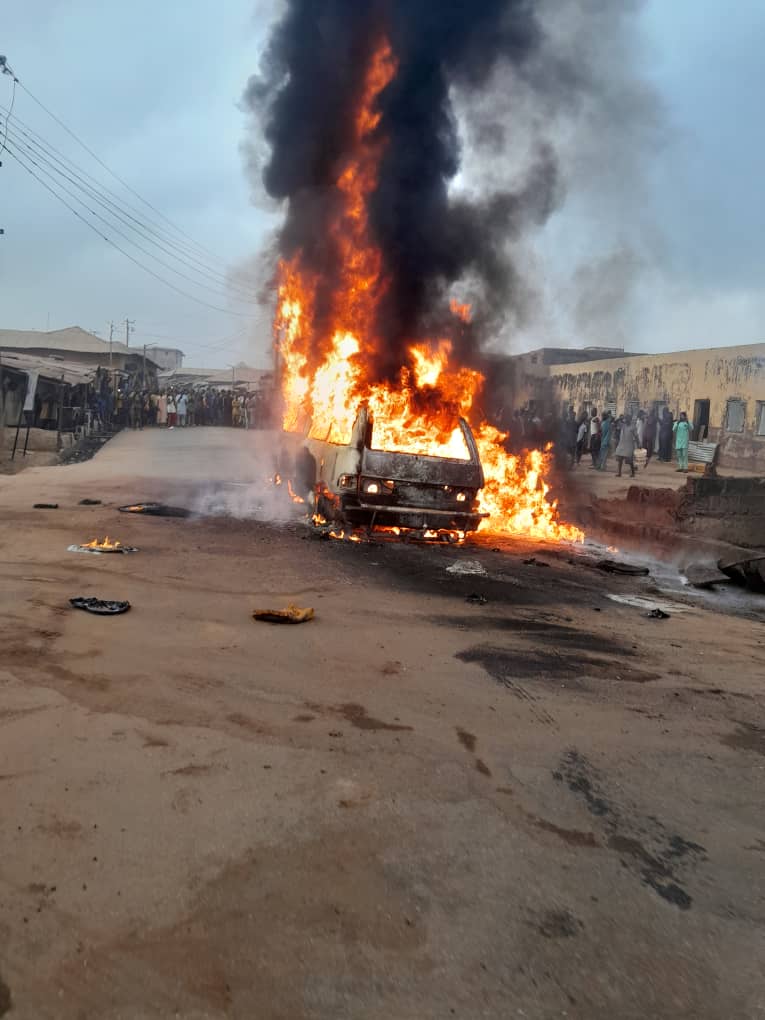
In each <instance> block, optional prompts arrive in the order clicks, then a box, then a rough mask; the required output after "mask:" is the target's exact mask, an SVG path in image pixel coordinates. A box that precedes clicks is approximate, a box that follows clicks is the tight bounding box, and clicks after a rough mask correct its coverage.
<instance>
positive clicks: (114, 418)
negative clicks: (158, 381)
mask: <svg viewBox="0 0 765 1020" xmlns="http://www.w3.org/2000/svg"><path fill="white" fill-rule="evenodd" d="M132 382H133V385H129V384H128V385H122V386H117V388H116V390H115V389H114V387H113V384H112V380H111V379H110V378H109V376H108V374H107V373H106V372H102V371H101V370H100V369H99V370H98V372H97V373H96V378H95V380H94V382H93V384H92V385H91V386H90V387H89V393H88V404H89V407H90V410H91V412H92V414H93V415H94V417H96V418H97V419H98V420H99V421H100V422H101V423H102V424H103V425H104V426H107V427H116V428H134V429H142V428H145V427H147V426H158V427H166V428H176V427H177V428H188V427H191V426H194V425H223V426H229V427H232V428H245V429H247V428H264V427H267V425H268V417H269V409H268V407H267V406H266V401H265V398H264V396H263V395H262V394H261V393H260V392H253V393H241V392H236V391H234V390H221V389H217V388H215V387H212V386H210V387H205V388H199V387H196V388H193V389H192V388H189V389H167V390H161V389H158V388H157V389H154V390H151V389H146V388H144V387H142V386H141V385H140V381H139V380H134V381H132Z"/></svg>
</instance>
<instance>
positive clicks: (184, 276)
mask: <svg viewBox="0 0 765 1020" xmlns="http://www.w3.org/2000/svg"><path fill="white" fill-rule="evenodd" d="M15 146H16V143H15V142H13V143H12V147H11V148H8V149H7V152H8V154H9V155H14V154H15V158H16V159H17V161H19V152H18V150H16V148H15ZM38 158H39V157H38ZM24 159H26V160H27V161H28V162H29V163H31V164H32V166H35V167H37V169H38V170H39V171H40V173H42V174H43V175H44V176H45V177H47V179H48V180H53V175H52V174H51V173H50V171H48V170H45V169H44V168H43V167H41V166H40V164H39V163H38V162H37V161H36V160H35V158H33V157H32V156H30V155H28V154H24ZM38 179H39V178H38ZM58 187H59V188H60V189H61V190H62V191H63V192H64V194H66V195H69V197H70V198H71V199H73V200H74V201H75V202H78V203H79V204H80V205H81V206H82V207H83V208H84V209H86V210H87V211H88V212H89V213H90V215H91V216H93V217H95V219H97V220H99V221H100V222H101V223H103V224H105V225H106V226H107V227H108V228H109V229H110V230H112V231H114V232H115V233H116V234H117V235H118V236H119V237H121V238H122V239H123V240H124V241H127V242H128V244H132V245H133V247H134V248H136V249H137V250H138V251H140V252H141V253H142V254H143V255H146V256H148V258H150V259H154V261H155V262H157V263H158V264H159V265H160V266H162V267H163V269H168V270H169V271H170V272H171V273H175V274H176V276H179V277H181V279H183V280H186V281H188V282H189V283H193V284H194V286H195V287H201V288H202V289H203V290H207V291H209V292H210V293H211V294H213V295H214V296H215V297H216V298H218V299H219V300H221V299H225V297H226V295H225V294H221V293H220V291H218V290H217V289H215V288H213V287H209V286H208V285H207V284H204V283H200V282H199V280H196V279H195V278H194V277H193V276H189V275H188V273H184V272H183V271H182V270H180V269H176V268H175V266H173V265H171V264H170V263H169V262H166V261H165V260H164V259H161V258H160V257H159V256H158V255H155V254H154V252H153V251H151V250H149V249H148V248H145V247H143V245H140V244H138V242H137V241H135V240H133V238H131V237H130V236H129V235H128V234H126V233H125V232H124V230H120V228H119V227H117V226H115V224H114V223H112V222H111V221H109V220H107V219H106V218H105V217H104V216H102V215H101V214H100V213H98V212H96V210H95V209H92V208H91V207H90V206H89V205H88V204H87V202H85V201H84V200H83V199H82V198H80V197H79V195H78V194H77V193H76V192H73V191H72V190H71V189H70V188H67V187H66V185H63V184H58ZM240 300H241V299H240Z"/></svg>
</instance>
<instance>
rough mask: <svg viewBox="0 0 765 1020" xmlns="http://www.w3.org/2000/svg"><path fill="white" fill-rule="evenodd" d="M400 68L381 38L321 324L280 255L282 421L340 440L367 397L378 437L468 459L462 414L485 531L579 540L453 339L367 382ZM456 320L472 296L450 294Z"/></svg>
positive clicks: (538, 464)
mask: <svg viewBox="0 0 765 1020" xmlns="http://www.w3.org/2000/svg"><path fill="white" fill-rule="evenodd" d="M395 74H396V62H395V58H394V56H393V54H392V51H391V48H390V46H389V44H388V43H387V42H383V43H382V44H381V45H380V46H379V48H378V49H377V51H376V53H375V55H374V57H373V59H372V61H371V62H370V66H369V68H368V72H367V76H366V81H365V84H364V87H363V89H362V91H361V96H360V100H359V105H358V110H357V114H356V119H355V131H354V139H353V143H354V144H353V145H352V147H351V152H350V155H349V156H348V158H347V159H346V160H345V162H344V164H343V165H342V166H341V167H340V168H339V170H338V175H337V178H336V180H335V190H336V194H337V198H338V205H339V212H338V214H337V216H336V217H335V219H334V221H333V223H332V225H331V227H330V235H331V241H332V243H333V245H334V246H335V249H336V251H337V253H338V256H339V260H340V265H341V272H340V274H339V276H340V278H339V283H338V285H337V286H336V288H335V290H334V291H333V294H332V298H331V308H330V310H329V311H330V314H329V317H328V319H327V321H329V322H330V323H331V327H330V328H329V329H328V330H325V331H320V330H319V327H318V324H317V321H316V318H315V316H314V308H315V304H316V289H317V284H318V280H317V279H316V278H315V277H314V276H313V275H312V273H311V272H310V271H309V270H307V269H306V268H305V267H304V266H303V265H302V264H301V256H300V253H298V254H297V255H296V256H294V257H293V258H292V259H291V260H289V261H283V262H282V263H280V266H279V287H278V299H277V309H276V315H275V318H274V338H275V345H276V349H277V352H278V356H279V362H280V375H281V386H282V398H283V428H284V429H285V430H286V431H298V432H307V434H308V435H310V436H311V437H313V438H316V439H323V440H326V441H329V442H335V443H346V442H348V441H349V439H350V436H351V431H352V427H353V424H354V421H355V420H356V416H357V414H358V410H359V407H360V406H361V405H362V404H367V405H368V407H369V410H370V412H371V416H372V420H373V422H374V430H373V442H374V445H375V447H377V448H382V449H386V450H391V451H398V452H403V453H418V454H428V455H431V456H438V457H450V458H457V459H467V458H468V457H469V453H468V450H467V449H466V446H465V440H464V437H463V434H462V431H461V429H460V428H459V424H458V421H457V419H458V417H460V416H462V417H464V418H466V419H467V420H468V421H471V424H472V427H473V431H474V434H475V438H476V442H477V445H478V448H479V452H480V456H481V461H482V464H483V470H484V475H485V479H486V485H485V487H484V489H483V490H482V491H481V493H480V509H481V510H483V511H486V512H488V513H489V514H490V515H491V516H490V518H489V519H488V520H486V521H484V522H483V524H482V525H481V527H482V530H484V531H494V532H510V533H514V534H522V535H527V536H530V537H533V538H537V539H553V540H569V541H581V540H582V539H583V538H584V535H583V533H582V532H581V531H580V530H579V529H578V528H575V527H573V526H571V525H567V524H563V523H561V522H560V521H559V520H558V511H557V504H556V503H555V502H552V501H550V500H549V499H548V492H549V486H548V484H547V483H546V482H545V480H544V479H545V476H546V475H547V474H548V473H549V469H550V453H549V451H547V450H545V451H541V450H534V451H530V452H528V453H526V454H524V455H522V456H517V455H513V454H509V453H508V452H507V451H506V449H505V445H504V444H505V443H506V440H507V438H508V437H507V435H506V434H505V433H502V432H500V431H499V430H498V429H496V428H494V427H493V426H492V425H489V424H488V423H486V422H482V421H481V418H480V417H479V416H478V411H477V408H476V403H477V398H478V397H479V396H480V393H481V390H482V387H483V383H484V378H483V376H482V375H481V373H480V372H478V371H476V370H475V369H472V368H468V367H465V366H455V365H453V364H451V362H450V359H451V357H452V345H451V342H450V341H449V340H448V339H443V338H434V339H433V340H432V341H430V342H427V343H418V344H414V343H413V344H411V346H410V347H409V349H408V352H407V355H408V358H407V363H406V364H404V365H401V367H400V369H399V371H398V376H397V378H396V380H395V383H393V384H391V383H389V382H383V383H381V382H375V381H374V378H373V377H372V373H371V370H370V369H369V368H368V363H369V361H370V359H371V356H373V355H374V354H375V353H376V352H378V350H379V348H380V346H381V340H380V338H379V337H378V336H376V335H375V318H376V312H377V309H378V306H379V302H380V300H381V298H382V297H383V296H384V295H385V292H386V289H387V280H386V278H385V275H384V271H383V262H382V256H381V252H380V251H379V249H378V248H377V247H376V246H375V244H374V243H373V242H372V240H371V236H370V229H369V221H368V215H367V198H368V197H369V196H370V195H371V193H372V192H373V191H374V189H375V186H376V183H377V168H378V165H379V162H380V158H381V156H382V153H383V151H384V147H385V140H384V139H382V138H380V137H379V135H378V133H377V129H378V127H379V124H380V113H379V111H378V109H377V99H378V97H379V96H380V93H381V92H382V91H383V89H384V88H385V87H386V86H387V85H388V84H389V82H390V81H391V80H392V79H393V78H394V76H395ZM450 310H451V313H452V314H453V315H454V316H455V317H457V318H459V319H460V320H461V321H462V322H464V323H468V322H469V321H470V318H471V311H472V310H471V306H470V305H469V304H460V303H459V302H458V301H457V300H456V299H453V300H452V301H451V302H450Z"/></svg>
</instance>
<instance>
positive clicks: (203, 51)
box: [0, 0, 765, 367]
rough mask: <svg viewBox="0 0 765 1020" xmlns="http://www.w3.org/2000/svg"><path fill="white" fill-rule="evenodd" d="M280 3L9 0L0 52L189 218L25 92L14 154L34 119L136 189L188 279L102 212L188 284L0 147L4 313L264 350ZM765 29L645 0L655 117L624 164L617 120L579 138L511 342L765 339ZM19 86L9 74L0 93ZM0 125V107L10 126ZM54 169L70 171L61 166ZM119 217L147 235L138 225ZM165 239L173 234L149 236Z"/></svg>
mask: <svg viewBox="0 0 765 1020" xmlns="http://www.w3.org/2000/svg"><path fill="white" fill-rule="evenodd" d="M317 2H318V0H317ZM589 2H590V3H591V2H592V0H589ZM275 11H276V4H275V3H274V2H272V0H227V2H226V3H225V4H218V3H215V4H214V3H212V2H211V0H188V2H187V3H186V4H185V5H183V7H182V8H181V7H180V6H179V5H174V4H173V5H170V4H156V3H155V2H154V0H151V2H150V0H133V2H131V3H130V4H115V3H106V4H104V3H102V2H99V0H26V2H25V3H24V4H14V5H5V10H4V12H3V15H2V18H1V19H0V53H2V54H4V55H5V56H6V57H7V60H8V63H9V64H10V65H11V67H12V68H13V70H14V71H15V73H16V75H17V76H18V78H19V79H20V81H21V82H22V83H23V85H24V86H25V87H26V89H28V90H29V92H30V93H31V94H32V95H33V96H35V97H36V99H38V100H40V101H41V102H42V103H43V104H44V105H45V106H46V107H47V108H48V109H49V110H50V111H52V112H53V113H54V114H55V115H56V116H57V117H58V118H59V119H60V120H62V121H63V122H64V123H65V124H66V125H67V126H68V127H69V128H70V129H71V130H72V131H73V132H74V133H75V134H76V135H77V136H78V137H79V138H80V139H82V140H83V141H84V142H85V143H86V144H87V145H88V146H89V148H90V149H92V150H93V152H95V153H96V155H97V156H98V157H99V158H100V159H101V160H102V161H103V162H104V163H105V164H106V165H107V166H108V167H109V168H111V169H112V170H113V171H115V172H116V173H117V174H119V176H120V177H122V178H123V179H124V180H125V181H126V182H128V184H129V185H130V187H131V188H132V189H134V191H135V192H137V193H138V195H140V196H141V197H142V198H143V199H145V200H146V201H148V202H149V203H150V204H151V205H152V206H153V207H154V209H156V210H158V211H159V213H161V215H162V216H164V217H167V219H168V220H170V221H171V222H172V224H174V225H175V227H177V228H180V229H181V230H182V231H183V232H184V233H183V235H179V234H178V233H175V232H174V230H173V228H171V227H169V226H168V225H167V223H166V221H165V220H160V219H158V214H157V212H154V211H152V210H150V209H147V208H146V207H145V206H142V205H141V203H140V201H139V199H137V198H136V197H135V195H133V194H131V193H130V192H127V191H126V190H125V189H124V187H123V186H122V185H121V184H120V183H119V182H117V181H115V180H114V179H112V178H110V177H109V175H108V174H107V173H106V172H105V171H104V170H103V168H102V167H101V166H100V165H99V164H98V163H96V162H95V161H94V160H93V158H92V157H91V156H90V155H89V154H88V153H87V152H85V151H84V150H83V149H81V148H80V147H79V146H78V145H77V143H76V142H75V141H74V140H73V139H72V138H71V137H70V136H69V135H68V134H67V133H66V132H65V131H63V130H62V128H61V127H60V126H59V125H58V124H57V123H56V122H55V121H54V120H53V119H51V117H50V116H48V114H47V113H46V112H45V111H44V110H43V109H41V108H40V107H39V106H38V105H37V104H36V103H35V102H34V101H33V100H32V99H31V98H30V95H29V94H28V93H27V92H26V91H24V90H23V89H20V88H19V89H17V92H16V99H15V106H14V115H13V117H12V118H11V121H10V132H11V137H10V138H9V141H10V144H11V146H12V147H13V146H14V139H15V146H16V149H15V151H17V152H19V153H20V154H21V155H26V156H27V157H29V156H30V150H29V149H26V150H25V149H24V148H19V146H20V145H24V144H26V145H28V144H29V141H30V139H29V135H26V136H25V135H23V134H20V132H23V131H28V130H29V129H31V130H32V131H33V132H35V133H36V136H33V137H36V138H37V139H38V140H39V139H40V138H41V139H43V140H44V141H45V143H46V144H47V145H49V146H53V147H55V149H57V150H58V151H59V152H60V153H62V154H63V155H64V156H66V157H67V159H68V160H70V161H72V162H73V163H75V164H76V165H77V166H78V167H79V168H81V169H82V170H84V171H86V172H87V173H88V174H91V175H93V176H94V177H96V178H97V179H98V180H99V181H101V182H102V183H103V184H105V185H106V186H108V187H110V188H112V189H114V191H115V192H116V193H117V194H118V195H119V197H120V202H121V203H123V205H122V206H121V207H122V208H124V203H125V202H129V203H130V204H131V206H133V211H132V212H131V211H129V210H128V211H127V215H128V217H130V216H134V217H135V219H134V220H132V221H130V220H129V224H132V223H135V221H136V220H140V222H141V224H142V225H143V229H148V230H149V231H150V232H151V231H153V233H150V235H149V237H148V238H146V239H144V241H143V244H144V246H145V247H146V248H147V249H148V250H149V251H152V252H154V254H155V255H156V256H157V258H159V259H162V260H163V261H164V262H166V263H167V264H168V265H169V266H172V267H174V268H175V269H178V270H179V271H180V272H181V273H183V274H184V275H183V276H180V275H178V274H177V273H175V272H173V270H172V269H169V268H167V267H166V266H162V265H160V264H159V263H158V262H157V261H155V260H154V259H152V258H150V257H149V256H147V255H146V254H145V253H142V252H140V251H138V250H136V248H134V247H133V246H132V245H130V244H129V243H127V242H125V241H124V239H121V238H120V237H119V236H118V235H117V234H116V233H115V230H114V226H113V224H114V221H113V220H110V223H111V224H112V226H110V227H109V228H108V229H107V227H106V226H105V225H104V224H103V223H100V224H98V225H99V226H100V228H101V229H102V230H103V233H105V234H107V235H109V236H110V237H111V238H112V240H113V241H115V243H118V244H120V246H121V247H124V248H125V250H126V251H128V252H130V253H131V254H132V255H133V257H134V258H135V259H136V260H137V261H138V262H140V263H141V264H142V265H144V266H147V267H150V268H151V270H152V271H153V272H155V273H157V274H159V275H161V276H162V277H164V278H165V280H167V281H169V282H171V283H172V284H173V286H175V287H177V288H178V289H179V290H180V291H183V293H179V292H178V290H173V289H171V288H170V287H168V286H166V285H165V284H163V283H162V282H160V281H159V280H157V279H156V278H155V277H154V276H151V275H149V274H148V273H146V272H145V271H144V269H142V268H141V267H140V266H138V265H136V264H134V263H133V262H131V261H130V260H129V259H128V258H126V257H125V255H123V254H121V253H120V252H118V251H116V250H115V249H114V248H113V247H111V246H110V245H109V244H108V243H107V242H106V241H104V239H103V238H102V237H100V236H98V235H97V234H96V233H94V232H93V231H92V230H90V229H89V228H88V227H87V226H86V224H85V223H83V222H82V221H81V220H80V219H77V218H76V217H75V216H74V215H73V213H72V212H71V211H70V210H68V209H67V208H65V207H64V206H63V205H62V204H61V203H60V202H59V201H58V200H57V199H56V198H55V197H54V196H53V195H51V194H50V193H49V192H48V191H46V190H45V189H44V187H43V186H42V185H41V184H40V183H39V182H38V181H37V180H35V179H34V178H32V177H31V176H30V175H29V173H28V172H27V171H26V170H24V169H23V168H22V167H21V166H20V165H19V164H18V163H17V162H16V161H15V160H14V159H13V158H12V157H10V158H9V156H10V153H4V154H3V155H2V156H1V157H0V159H2V163H3V165H2V167H1V168H0V227H2V228H3V229H4V231H5V233H4V235H2V236H0V328H6V329H48V328H49V329H58V328H64V327H66V326H70V325H75V324H76V325H80V326H82V327H83V328H85V329H90V330H93V331H96V332H98V333H99V335H101V336H104V337H105V336H108V332H109V323H110V322H114V323H115V334H114V335H115V336H117V337H120V338H123V337H124V331H125V327H124V320H125V319H126V318H128V319H130V320H134V322H135V327H134V330H135V331H134V332H133V333H131V335H130V343H131V344H137V345H143V344H144V343H145V344H147V345H149V346H150V345H151V344H160V345H163V346H178V347H180V348H181V349H182V350H184V351H185V353H186V361H185V363H186V364H187V365H195V366H202V365H204V366H215V367H225V366H226V365H230V364H233V363H235V362H238V361H247V362H248V363H250V364H255V365H266V364H268V358H269V354H268V351H269V345H270V323H269V321H268V312H267V309H264V308H263V307H262V306H261V305H260V304H258V303H257V301H256V300H255V299H254V298H253V296H252V291H253V290H254V289H255V288H256V286H257V284H256V281H255V280H254V275H253V273H252V272H251V267H252V266H254V265H255V262H256V260H257V258H258V256H259V255H260V254H261V253H262V252H263V251H264V250H266V248H267V247H268V245H269V241H270V239H271V237H272V235H273V231H274V229H275V227H276V226H277V224H278V222H279V211H278V209H276V208H274V207H273V206H270V205H269V203H268V202H267V201H266V200H265V196H264V195H263V194H262V192H261V191H260V190H259V189H258V188H257V185H256V186H255V187H253V185H252V182H251V181H250V180H248V176H247V172H246V167H245V159H244V156H243V153H242V149H241V146H242V143H243V142H244V140H245V139H246V138H247V137H248V134H249V133H250V132H251V131H252V130H253V128H252V125H251V124H250V122H249V121H248V118H247V116H246V114H245V113H244V112H243V110H242V108H241V106H240V99H241V96H242V93H243V90H244V87H245V85H246V82H247V79H248V77H249V76H250V75H251V74H252V73H254V72H255V71H256V70H257V66H258V59H259V54H260V52H261V50H262V47H263V45H264V42H265V39H266V37H267V33H268V28H269V24H270V22H271V21H272V19H273V17H274V14H275ZM764 37H765V4H763V3H762V2H761V0H738V3H736V4H735V5H730V4H727V3H723V2H722V0H708V2H707V3H705V4H699V3H698V0H671V2H668V0H646V2H645V3H644V4H643V5H642V7H641V9H640V12H639V14H638V15H637V16H636V20H635V31H634V39H633V40H631V49H630V68H629V73H630V74H632V75H634V77H635V80H636V81H638V82H639V84H640V85H641V88H642V87H644V88H645V91H646V94H647V95H649V96H650V104H649V105H650V109H651V122H650V125H649V126H648V127H647V128H646V127H645V125H643V128H645V130H643V129H642V128H641V130H640V131H638V132H636V133H635V135H634V137H633V138H632V147H631V148H630V150H629V152H630V157H629V159H630V166H629V168H625V167H623V166H620V165H619V161H618V158H617V156H618V153H617V152H616V148H617V147H619V146H623V141H624V139H623V137H621V136H620V137H618V138H616V139H615V138H614V136H609V134H608V132H605V131H603V132H602V133H598V132H595V133H592V132H591V133H590V135H589V136H588V137H587V139H586V141H585V137H584V134H583V133H582V134H580V133H579V132H578V131H573V132H571V137H570V138H569V139H568V140H567V143H566V151H565V159H566V161H567V162H566V166H567V168H568V169H569V171H570V180H569V182H568V186H567V189H566V197H565V200H564V201H563V203H562V204H561V206H560V208H559V209H558V210H557V211H556V212H555V214H554V215H553V217H552V218H551V219H550V221H548V223H547V225H546V226H545V227H544V228H542V229H540V231H539V233H538V235H537V236H534V237H532V238H530V239H529V244H528V248H527V250H526V252H525V253H524V258H525V260H526V268H527V272H528V273H529V275H530V276H531V277H532V279H533V281H534V284H535V286H536V288H537V290H538V292H539V304H538V314H537V315H536V316H534V317H533V319H532V320H531V321H530V322H529V323H528V324H527V325H526V328H525V329H522V330H519V331H518V332H517V334H515V335H512V336H503V337H502V339H501V343H502V345H503V346H504V347H505V349H508V350H515V351H517V350H522V349H527V348H529V347H534V346H543V345H545V344H561V345H566V346H588V345H592V344H608V345H611V344H613V345H620V346H625V347H626V348H627V349H629V350H635V351H658V350H680V349H683V348H688V347H709V346H727V345H730V344H738V343H755V342H762V341H763V340H765V328H763V321H764V320H765V287H763V283H764V282H765V202H763V200H762V184H761V182H762V181H763V179H765V135H763V132H762V131H761V128H760V119H761V118H760V114H759V109H758V107H759V103H760V96H762V94H763V93H764V92H765V63H763V61H762V60H761V55H760V52H759V47H758V42H759V41H760V40H761V39H762V38H764ZM633 43H634V45H632V44H633ZM11 89H12V82H11V80H10V78H8V77H7V76H2V77H0V107H7V106H8V104H9V103H10V100H11ZM2 124H3V111H2V110H1V109H0V139H2V135H3V131H2ZM35 151H36V152H37V154H38V155H37V158H38V159H39V149H37V150H35ZM623 151H626V150H623ZM48 155H49V158H50V153H48ZM56 162H57V161H56ZM29 165H30V164H28V166H29ZM58 166H59V170H60V169H61V166H62V164H61V163H58ZM609 168H610V174H609ZM31 169H33V170H35V172H37V173H38V175H42V176H43V179H44V180H48V181H50V180H51V178H50V177H47V176H45V174H50V173H52V172H53V173H54V174H55V172H54V171H51V169H50V164H47V165H46V164H42V165H39V164H38V167H37V168H35V167H34V166H32V167H31ZM52 180H54V181H56V182H57V183H58V184H64V185H66V186H69V187H71V184H67V182H66V180H65V179H62V178H61V176H60V175H59V176H54V177H53V178H52ZM64 197H66V196H64ZM67 200H68V201H70V202H71V201H72V200H71V198H69V199H67ZM72 204H74V203H72ZM90 207H91V208H92V209H94V210H95V211H97V212H100V213H103V214H104V215H107V210H105V209H104V208H103V206H98V205H96V204H94V203H93V202H90ZM77 208H78V209H79V211H80V212H81V213H82V214H83V215H85V216H86V218H90V217H89V214H88V213H86V212H85V211H84V210H82V209H81V208H79V207H77ZM117 227H118V228H120V229H123V230H124V231H126V232H127V233H128V234H129V236H132V237H135V235H134V234H131V233H130V230H129V226H128V224H125V222H124V221H122V222H121V223H118V224H117ZM159 234H161V240H162V244H163V245H164V246H165V250H164V251H159V250H158V249H156V248H155V247H154V246H153V244H152V243H151V242H152V240H154V239H157V237H158V235H159ZM188 238H192V239H193V242H194V243H195V244H196V245H201V246H203V248H204V249H205V251H204V252H201V251H200V249H199V248H198V247H194V248H191V247H190V244H191V243H192V242H190V241H189V240H188ZM139 243H141V239H139ZM168 246H169V247H168ZM179 257H182V261H179V260H178V259H179ZM236 270H239V271H240V272H238V273H237V276H236V279H237V280H238V281H245V282H244V286H246V287H247V293H246V294H245V293H244V292H243V291H241V290H240V291H239V292H238V295H239V297H238V299H237V300H234V299H233V294H232V291H231V289H230V287H229V286H227V284H226V279H227V277H229V274H230V273H231V272H232V271H236ZM250 281H251V282H250ZM241 286H242V283H241V282H240V287H241ZM210 306H214V307H210Z"/></svg>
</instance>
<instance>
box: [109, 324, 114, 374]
mask: <svg viewBox="0 0 765 1020" xmlns="http://www.w3.org/2000/svg"><path fill="white" fill-rule="evenodd" d="M113 339H114V323H113V322H110V323H109V375H111V374H112V340H113Z"/></svg>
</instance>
